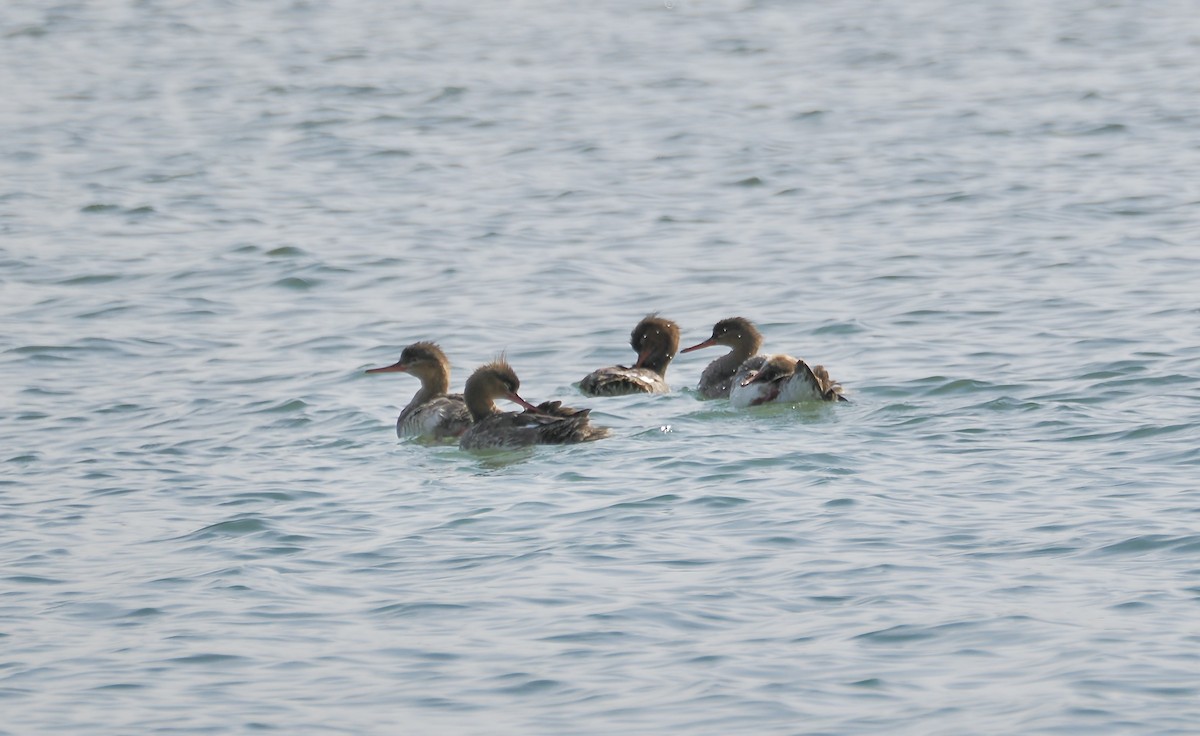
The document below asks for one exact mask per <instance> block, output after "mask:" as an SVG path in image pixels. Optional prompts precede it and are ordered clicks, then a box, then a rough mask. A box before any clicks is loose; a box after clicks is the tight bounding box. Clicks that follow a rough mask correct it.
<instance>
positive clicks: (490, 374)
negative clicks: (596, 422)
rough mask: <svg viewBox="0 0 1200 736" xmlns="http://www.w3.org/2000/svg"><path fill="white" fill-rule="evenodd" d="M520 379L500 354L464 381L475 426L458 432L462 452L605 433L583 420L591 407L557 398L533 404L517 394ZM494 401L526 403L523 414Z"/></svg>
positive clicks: (559, 441)
mask: <svg viewBox="0 0 1200 736" xmlns="http://www.w3.org/2000/svg"><path fill="white" fill-rule="evenodd" d="M520 388H521V381H520V380H519V379H518V378H517V374H516V373H515V372H514V371H513V369H512V367H511V366H509V364H508V363H507V361H505V360H504V358H498V359H496V360H494V361H492V362H491V363H488V364H487V365H484V366H480V367H479V368H476V369H475V372H474V373H472V374H471V377H470V378H468V379H467V384H466V388H464V389H463V395H464V397H465V398H466V402H467V408H468V409H469V410H470V412H471V417H472V419H473V420H474V424H472V425H471V427H470V428H469V429H468V430H467V431H466V432H464V433H463V436H462V438H461V439H460V440H459V443H458V444H459V446H460V447H462V448H463V449H464V450H490V449H505V448H513V447H526V446H529V445H568V444H574V443H576V442H590V441H592V440H598V439H600V438H602V437H607V436H608V434H609V432H608V430H607V429H604V428H602V427H593V426H592V424H591V422H590V421H589V420H588V412H589V411H590V409H571V408H569V407H565V406H563V405H562V402H559V401H546V402H543V403H542V404H539V405H538V406H534V405H533V404H530V403H529V402H528V401H526V400H525V399H523V398H521V397H520V395H519V394H517V390H518V389H520ZM496 399H507V400H508V401H511V402H513V403H516V404H520V405H521V406H523V407H525V411H523V412H515V411H509V412H501V411H500V410H499V409H497V408H496V403H495V402H496Z"/></svg>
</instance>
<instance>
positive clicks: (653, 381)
mask: <svg viewBox="0 0 1200 736" xmlns="http://www.w3.org/2000/svg"><path fill="white" fill-rule="evenodd" d="M629 344H630V345H631V346H632V347H633V349H634V351H635V352H637V362H636V363H634V364H633V366H632V367H628V368H627V367H625V366H623V365H614V366H609V367H608V368H600V369H598V370H595V371H592V372H591V373H589V374H588V375H586V376H584V378H583V380H582V381H580V382H579V390H580V391H582V392H583V393H585V394H587V395H588V396H625V395H628V394H664V393H667V392H668V391H670V390H671V389H670V387H669V386H667V366H669V365H670V364H671V359H672V358H674V357H675V353H676V352H678V351H679V325H677V324H675V323H674V322H672V321H671V320H669V319H663V318H662V317H659V316H658V315H654V314H651V315H649V316H647V317H646V318H645V319H643V320H642V321H641V322H638V323H637V327H634V328H633V332H631V333H630V334H629Z"/></svg>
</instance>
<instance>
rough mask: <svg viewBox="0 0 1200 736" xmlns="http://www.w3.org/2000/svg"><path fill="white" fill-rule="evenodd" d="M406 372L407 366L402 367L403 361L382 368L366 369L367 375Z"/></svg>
mask: <svg viewBox="0 0 1200 736" xmlns="http://www.w3.org/2000/svg"><path fill="white" fill-rule="evenodd" d="M407 371H408V366H406V365H404V361H403V360H402V361H400V362H398V363H393V364H392V365H389V366H384V367H383V368H368V369H367V373H405V372H407Z"/></svg>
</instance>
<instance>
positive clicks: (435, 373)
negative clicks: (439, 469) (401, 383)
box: [367, 342, 471, 441]
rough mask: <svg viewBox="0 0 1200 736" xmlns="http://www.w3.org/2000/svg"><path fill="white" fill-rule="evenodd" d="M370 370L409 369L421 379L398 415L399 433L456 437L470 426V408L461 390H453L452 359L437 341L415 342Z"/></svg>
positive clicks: (441, 438) (440, 437)
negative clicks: (393, 359) (397, 356)
mask: <svg viewBox="0 0 1200 736" xmlns="http://www.w3.org/2000/svg"><path fill="white" fill-rule="evenodd" d="M367 373H408V374H409V375H412V376H416V377H417V378H418V379H419V380H420V381H421V389H420V390H419V391H417V393H416V394H414V395H413V397H412V400H411V401H409V402H408V406H406V407H404V409H403V410H402V411H401V412H400V416H399V417H398V418H397V419H396V434H397V435H398V436H400V437H422V438H425V439H432V440H439V441H440V440H451V439H457V438H458V437H459V436H460V435H462V433H463V432H465V431H467V427H469V426H471V412H469V411H467V402H466V401H465V400H464V399H463V396H462V394H448V393H446V392H447V391H449V390H450V361H449V360H447V359H446V354H445V353H443V352H442V349H441V348H439V347H438V346H437V345H436V344H435V343H432V342H414V343H413V344H412V345H409V346H408V347H406V348H404V350H403V351H401V353H400V360H398V361H396V362H395V363H393V364H392V365H389V366H385V367H383V368H371V369H370V370H368V371H367Z"/></svg>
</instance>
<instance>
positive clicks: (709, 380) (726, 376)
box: [679, 317, 766, 399]
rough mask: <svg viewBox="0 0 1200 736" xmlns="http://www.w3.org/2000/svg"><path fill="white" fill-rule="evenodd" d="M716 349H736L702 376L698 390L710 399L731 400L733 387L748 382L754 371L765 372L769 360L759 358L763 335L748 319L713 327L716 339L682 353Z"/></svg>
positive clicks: (724, 320) (733, 318)
mask: <svg viewBox="0 0 1200 736" xmlns="http://www.w3.org/2000/svg"><path fill="white" fill-rule="evenodd" d="M714 345H724V346H727V347H729V348H732V349H731V350H730V351H729V352H728V353H726V354H724V355H722V356H721V357H720V358H717V359H716V360H714V361H713V362H711V363H709V364H708V367H707V368H705V369H704V372H703V373H701V374H700V383H699V384H698V385H697V386H696V390H697V391H699V392H700V395H701V396H703V397H704V398H706V399H727V398H729V392H730V389H731V387H732V386H733V385H734V384H735V383H740V382H741V381H742V380H744V379H745V378H746V376H748V375H749V374H750V372H751V371H755V370H758V369H759V368H761V367H762V364H763V362H764V361H765V360H766V356H764V355H759V354H758V351H759V349H760V348H761V347H762V335H761V334H760V333H759V331H758V329H756V328H755V327H754V325H753V324H752V323H751V322H750V320H748V319H746V318H745V317H730V318H729V319H723V320H721V321H720V322H718V323H716V324H715V325H713V330H712V337H709V338H708V339H707V340H705V341H704V342H702V343H698V344H696V345H693V346H691V347H690V348H684V349H683V350H681V351H679V352H681V353H690V352H692V351H693V350H700V349H701V348H710V347H713V346H714Z"/></svg>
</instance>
